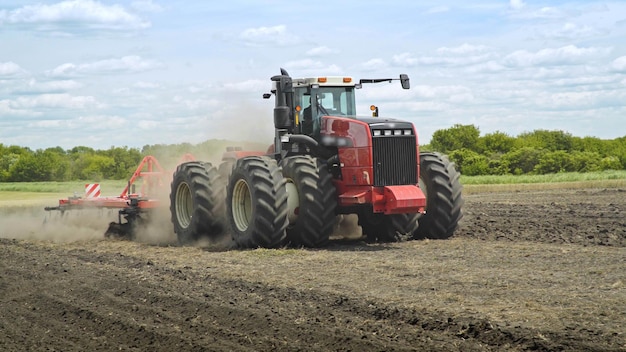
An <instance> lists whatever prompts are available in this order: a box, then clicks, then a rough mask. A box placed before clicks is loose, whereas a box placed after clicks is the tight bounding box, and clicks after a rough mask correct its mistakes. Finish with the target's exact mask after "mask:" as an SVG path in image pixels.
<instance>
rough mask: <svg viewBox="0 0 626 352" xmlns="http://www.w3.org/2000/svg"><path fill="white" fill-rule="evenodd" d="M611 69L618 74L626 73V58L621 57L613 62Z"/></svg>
mask: <svg viewBox="0 0 626 352" xmlns="http://www.w3.org/2000/svg"><path fill="white" fill-rule="evenodd" d="M611 68H612V69H613V70H615V71H617V72H622V73H626V56H620V57H618V58H617V59H615V60H613V62H612V63H611Z"/></svg>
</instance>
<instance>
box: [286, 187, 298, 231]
mask: <svg viewBox="0 0 626 352" xmlns="http://www.w3.org/2000/svg"><path fill="white" fill-rule="evenodd" d="M286 187H287V211H288V212H287V217H288V219H289V225H290V226H292V225H293V224H295V223H296V221H297V220H298V210H300V194H298V187H296V184H295V183H294V182H293V180H292V179H287V184H286Z"/></svg>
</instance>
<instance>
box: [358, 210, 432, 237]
mask: <svg viewBox="0 0 626 352" xmlns="http://www.w3.org/2000/svg"><path fill="white" fill-rule="evenodd" d="M420 215H421V214H420V213H410V214H390V215H385V214H373V213H372V212H371V210H364V211H362V212H359V226H361V229H362V230H363V235H365V236H366V237H367V240H368V241H370V242H403V241H406V240H409V239H411V238H412V237H413V233H414V232H415V230H416V229H417V226H418V222H417V219H418V218H419V217H420Z"/></svg>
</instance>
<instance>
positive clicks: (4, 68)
mask: <svg viewBox="0 0 626 352" xmlns="http://www.w3.org/2000/svg"><path fill="white" fill-rule="evenodd" d="M23 73H26V71H25V70H24V69H22V68H21V67H20V66H19V65H18V64H16V63H15V62H12V61H9V62H0V79H1V78H8V77H12V76H17V75H20V74H23Z"/></svg>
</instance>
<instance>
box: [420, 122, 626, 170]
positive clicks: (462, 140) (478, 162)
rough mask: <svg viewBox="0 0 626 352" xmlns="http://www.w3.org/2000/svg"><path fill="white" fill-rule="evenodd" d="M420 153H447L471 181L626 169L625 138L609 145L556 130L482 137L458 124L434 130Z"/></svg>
mask: <svg viewBox="0 0 626 352" xmlns="http://www.w3.org/2000/svg"><path fill="white" fill-rule="evenodd" d="M422 150H431V151H439V152H442V153H445V154H448V156H449V157H450V159H451V160H452V161H454V162H455V163H456V166H457V168H458V169H459V171H460V172H461V174H464V175H468V176H475V175H510V174H512V175H521V174H550V173H558V172H591V171H603V170H625V169H626V136H624V137H620V138H616V139H610V140H606V139H600V138H596V137H575V136H572V135H571V134H570V133H566V132H564V131H558V130H557V131H549V130H534V131H532V132H524V133H521V134H519V135H518V136H516V137H513V136H509V135H507V134H506V133H503V132H493V133H488V134H485V135H483V136H481V134H480V130H479V129H478V127H476V126H474V125H461V124H457V125H454V126H453V127H451V128H448V129H442V130H437V131H435V133H434V134H433V137H432V139H431V141H430V144H428V145H424V146H422Z"/></svg>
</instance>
